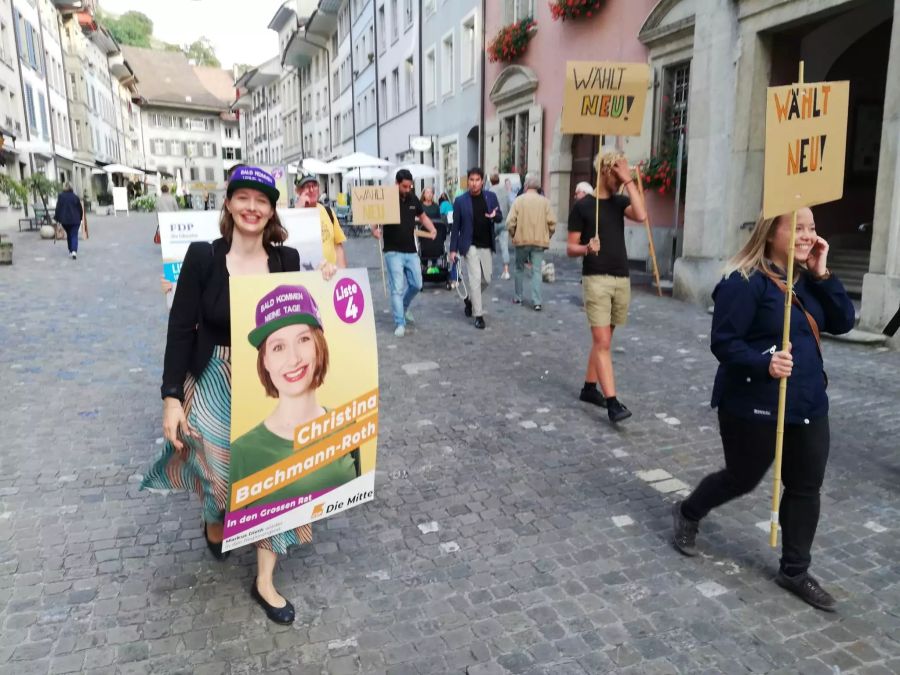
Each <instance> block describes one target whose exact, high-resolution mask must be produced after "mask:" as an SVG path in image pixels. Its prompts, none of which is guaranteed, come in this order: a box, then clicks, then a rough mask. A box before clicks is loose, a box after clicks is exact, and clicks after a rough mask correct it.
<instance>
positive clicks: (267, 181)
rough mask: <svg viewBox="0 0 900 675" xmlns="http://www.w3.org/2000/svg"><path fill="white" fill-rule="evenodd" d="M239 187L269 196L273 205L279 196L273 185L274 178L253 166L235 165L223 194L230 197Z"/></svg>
mask: <svg viewBox="0 0 900 675" xmlns="http://www.w3.org/2000/svg"><path fill="white" fill-rule="evenodd" d="M239 188H249V189H251V190H259V191H260V192H262V193H263V194H264V195H266V197H268V198H269V201H270V202H272V206H275V204H276V203H277V202H278V198H279V197H280V196H281V193H280V192H279V191H278V188H277V187H275V178H273V177H272V174H270V173H269V172H268V171H263V170H262V169H259V168H257V167H255V166H239V167H237V168H236V169H235V170H234V173H233V174H231V178H230V179H229V180H228V189H227V190H226V193H225V195H226V196H227V197H229V198H230V197H231V195H232V193H233V192H234V191H235V190H237V189H239Z"/></svg>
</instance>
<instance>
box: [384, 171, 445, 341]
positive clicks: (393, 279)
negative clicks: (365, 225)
mask: <svg viewBox="0 0 900 675" xmlns="http://www.w3.org/2000/svg"><path fill="white" fill-rule="evenodd" d="M397 188H398V189H399V191H400V222H399V223H397V224H393V225H385V226H384V227H383V228H382V227H381V226H380V225H376V226H374V227H372V233H373V234H374V235H375V237H376V238H377V239H381V241H382V250H383V251H384V264H385V266H386V267H387V270H388V283H389V285H390V287H391V311H392V312H393V314H394V326H395V328H394V335H396V336H397V337H403V336H404V335H405V334H406V324H407V322H408V321H412V320H413V318H412V314H410V313H409V305H410V303H411V302H412V301H413V298H414V297H416V294H417V293H418V292H419V291H421V290H422V264H421V262H420V261H419V253H418V251H419V249H418V248H417V247H416V221H418V222H419V223H420V224H421V225H422V227H424V228H425V229H426V230H428V232H429V234H431V235H432V236H434V235H436V234H437V230H436V229H435V227H434V224H433V223H432V222H431V219H430V218H429V217H428V216H426V215H425V211H424V210H423V209H422V203H421V202H420V201H419V198H418V197H416V193H415V192H413V177H412V174H411V173H410V172H409V171H408V170H406V169H400V170H399V171H398V172H397Z"/></svg>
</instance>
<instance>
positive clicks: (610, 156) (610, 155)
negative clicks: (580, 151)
mask: <svg viewBox="0 0 900 675" xmlns="http://www.w3.org/2000/svg"><path fill="white" fill-rule="evenodd" d="M620 159H625V153H624V152H622V151H621V150H617V149H616V148H603V149H602V150H600V152H598V153H597V157H595V158H594V169H595V170H596V171H597V173H602V172H603V171H609V170H610V169H612V167H613V164H615V163H616V162H618V161H619V160H620Z"/></svg>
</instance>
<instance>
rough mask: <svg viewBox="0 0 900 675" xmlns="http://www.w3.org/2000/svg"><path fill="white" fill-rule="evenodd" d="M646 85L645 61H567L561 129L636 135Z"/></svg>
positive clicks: (648, 74)
mask: <svg viewBox="0 0 900 675" xmlns="http://www.w3.org/2000/svg"><path fill="white" fill-rule="evenodd" d="M649 89H650V66H648V65H647V64H646V63H616V62H610V61H568V62H567V63H566V85H565V93H564V97H563V113H562V122H561V127H562V131H563V133H566V134H593V135H594V136H603V135H610V136H640V135H641V129H642V128H643V125H644V106H645V103H646V100H647V92H648V91H649Z"/></svg>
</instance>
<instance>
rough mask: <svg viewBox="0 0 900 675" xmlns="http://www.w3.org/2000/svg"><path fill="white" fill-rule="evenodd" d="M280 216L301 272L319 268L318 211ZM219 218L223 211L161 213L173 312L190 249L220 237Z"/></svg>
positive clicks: (168, 299) (282, 212)
mask: <svg viewBox="0 0 900 675" xmlns="http://www.w3.org/2000/svg"><path fill="white" fill-rule="evenodd" d="M278 216H279V218H280V219H281V224H282V225H284V227H285V229H286V230H287V231H288V239H287V241H286V242H285V244H286V245H287V246H291V247H292V248H295V249H297V251H299V253H300V267H301V269H304V270H314V269H317V268H318V266H319V265H320V264H321V262H322V259H323V258H322V228H321V224H320V222H319V210H318V209H315V208H310V209H279V210H278ZM220 219H221V212H220V211H172V212H164V213H160V214H159V238H160V248H161V249H162V259H163V277H164V278H165V280H166V281H167V282H169V284H170V287H169V288H168V290H167V291H166V306H167V307H169V308H170V309H171V307H172V300H173V299H174V298H175V288H176V286H177V285H178V276H179V275H180V274H181V264H182V263H183V262H184V256H185V254H186V253H187V250H188V246H190V245H191V244H192V243H193V242H195V241H213V240H215V239H218V238H219V237H221V236H222V235H221V232H220V230H219V220H220Z"/></svg>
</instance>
